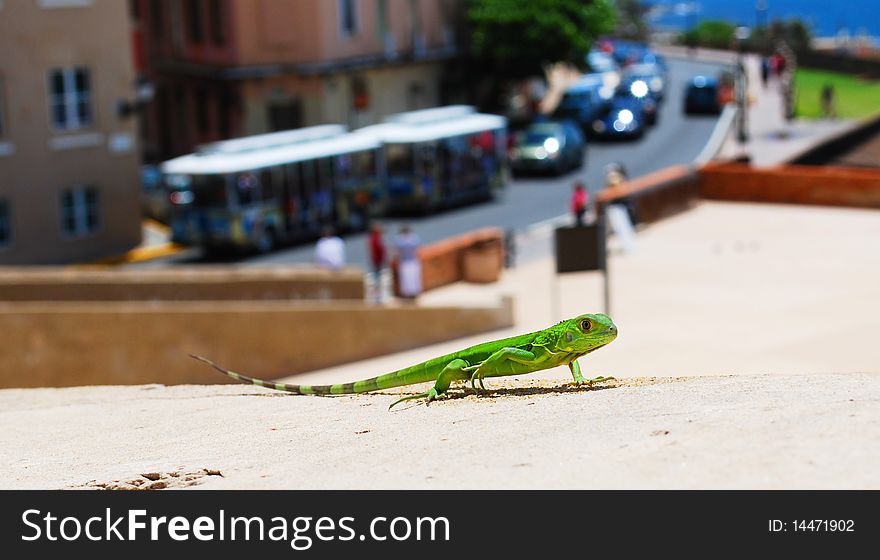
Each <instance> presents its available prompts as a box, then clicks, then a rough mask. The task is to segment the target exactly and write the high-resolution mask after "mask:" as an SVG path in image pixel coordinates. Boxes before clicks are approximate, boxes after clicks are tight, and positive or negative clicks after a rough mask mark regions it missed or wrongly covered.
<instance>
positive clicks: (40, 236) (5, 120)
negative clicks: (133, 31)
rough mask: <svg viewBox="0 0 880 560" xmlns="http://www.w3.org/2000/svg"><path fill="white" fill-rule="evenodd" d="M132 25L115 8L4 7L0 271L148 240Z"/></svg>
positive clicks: (24, 2)
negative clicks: (134, 106) (133, 110)
mask: <svg viewBox="0 0 880 560" xmlns="http://www.w3.org/2000/svg"><path fill="white" fill-rule="evenodd" d="M127 22H128V15H127V12H126V6H125V4H124V3H123V2H119V1H118V0H11V1H10V0H6V1H2V2H0V264H55V263H69V262H80V261H88V260H92V259H97V258H100V257H104V256H108V255H111V254H116V253H121V252H124V251H125V250H127V249H129V248H131V247H133V246H135V245H137V244H138V243H139V242H140V239H141V223H140V216H141V215H140V186H139V185H140V182H139V174H138V166H139V155H140V154H139V147H138V145H137V135H136V119H134V118H133V117H132V115H131V114H129V112H128V111H125V110H124V107H125V105H126V103H127V102H129V101H130V100H131V99H132V97H133V96H134V82H135V74H134V69H133V64H132V55H131V41H130V39H131V38H130V35H129V28H128V23H127Z"/></svg>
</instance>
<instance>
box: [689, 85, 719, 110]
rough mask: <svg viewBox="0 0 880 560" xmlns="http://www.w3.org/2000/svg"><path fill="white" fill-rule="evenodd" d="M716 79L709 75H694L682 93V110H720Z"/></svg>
mask: <svg viewBox="0 0 880 560" xmlns="http://www.w3.org/2000/svg"><path fill="white" fill-rule="evenodd" d="M719 93H720V92H719V91H718V80H717V79H716V78H713V77H711V76H694V77H693V78H692V79H691V81H690V83H688V86H687V90H686V91H685V94H684V112H685V113H687V114H689V115H692V114H698V113H703V114H713V115H717V114H718V113H720V112H721V101H720V98H719Z"/></svg>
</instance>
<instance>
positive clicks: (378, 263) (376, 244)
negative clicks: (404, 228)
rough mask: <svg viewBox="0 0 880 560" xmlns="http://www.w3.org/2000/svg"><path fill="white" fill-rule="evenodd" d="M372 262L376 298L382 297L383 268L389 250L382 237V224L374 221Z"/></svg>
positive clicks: (371, 231)
mask: <svg viewBox="0 0 880 560" xmlns="http://www.w3.org/2000/svg"><path fill="white" fill-rule="evenodd" d="M368 243H369V245H370V264H371V265H372V266H373V279H374V284H373V286H374V290H375V294H376V296H375V297H376V300H377V301H379V300H381V297H382V289H381V288H382V269H383V268H385V260H386V258H387V250H386V248H385V240H384V239H383V238H382V224H380V223H379V222H373V224H372V226H371V227H370V238H369V241H368Z"/></svg>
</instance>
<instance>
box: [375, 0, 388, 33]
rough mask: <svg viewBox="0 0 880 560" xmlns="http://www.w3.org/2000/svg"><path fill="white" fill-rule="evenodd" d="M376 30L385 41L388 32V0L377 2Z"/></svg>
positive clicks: (378, 0)
mask: <svg viewBox="0 0 880 560" xmlns="http://www.w3.org/2000/svg"><path fill="white" fill-rule="evenodd" d="M376 31H377V32H378V34H379V40H380V41H383V42H384V41H385V36H386V35H387V34H388V2H387V0H377V2H376Z"/></svg>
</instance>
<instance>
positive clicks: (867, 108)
mask: <svg viewBox="0 0 880 560" xmlns="http://www.w3.org/2000/svg"><path fill="white" fill-rule="evenodd" d="M795 79H796V80H797V81H796V84H797V116H798V117H800V118H807V119H818V118H822V116H823V115H822V102H821V94H822V88H823V87H824V86H825V84H831V85H832V86H833V87H834V96H835V104H836V107H837V116H838V118H843V119H853V118H856V119H857V118H863V117H867V116H869V115H873V114H875V113H877V112H880V82H878V81H868V80H862V79H859V78H858V77H857V76H853V75H851V74H840V73H838V72H826V71H824V70H810V69H807V68H798V70H797V72H796V74H795Z"/></svg>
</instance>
